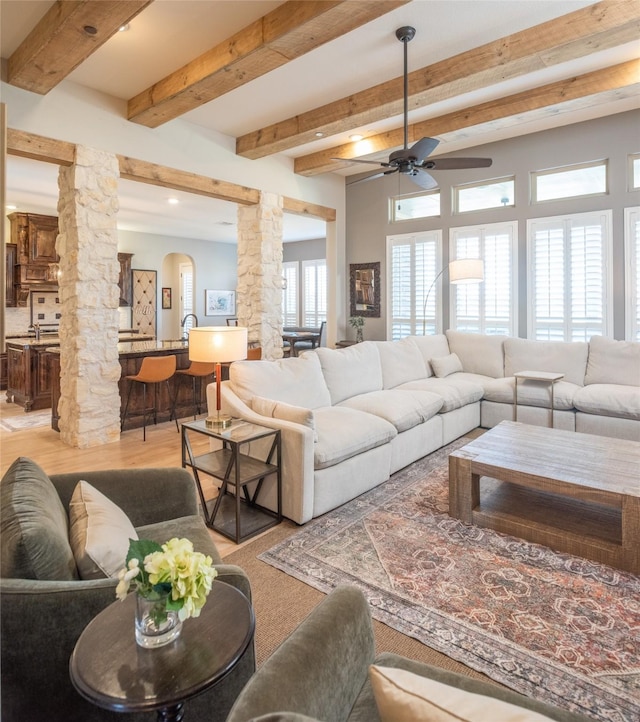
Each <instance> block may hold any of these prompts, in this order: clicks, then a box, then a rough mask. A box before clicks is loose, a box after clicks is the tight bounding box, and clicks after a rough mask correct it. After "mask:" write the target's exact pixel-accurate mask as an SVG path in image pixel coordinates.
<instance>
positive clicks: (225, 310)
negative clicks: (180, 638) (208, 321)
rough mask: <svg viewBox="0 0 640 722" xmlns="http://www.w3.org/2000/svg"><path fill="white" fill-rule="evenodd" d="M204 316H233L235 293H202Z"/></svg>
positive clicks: (234, 311)
mask: <svg viewBox="0 0 640 722" xmlns="http://www.w3.org/2000/svg"><path fill="white" fill-rule="evenodd" d="M204 315H205V316H235V315H236V292H235V291H211V290H207V291H205V292H204Z"/></svg>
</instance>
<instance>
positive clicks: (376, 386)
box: [314, 341, 382, 405]
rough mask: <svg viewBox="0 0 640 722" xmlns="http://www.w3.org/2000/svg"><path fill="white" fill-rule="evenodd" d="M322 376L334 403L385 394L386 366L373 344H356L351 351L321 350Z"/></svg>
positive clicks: (318, 353)
mask: <svg viewBox="0 0 640 722" xmlns="http://www.w3.org/2000/svg"><path fill="white" fill-rule="evenodd" d="M314 353H315V354H317V356H318V358H319V359H320V365H321V367H322V373H323V375H324V379H325V381H326V384H327V386H328V388H329V393H330V395H331V403H332V404H334V405H335V404H339V403H340V402H341V401H344V400H345V399H348V398H350V397H351V396H357V395H358V394H366V393H369V392H370V391H381V390H382V364H381V363H380V354H379V353H378V347H377V346H376V344H375V342H373V341H364V342H363V343H356V344H354V345H353V346H349V347H348V348H341V349H331V348H324V347H321V348H318V349H316V350H315V352H314Z"/></svg>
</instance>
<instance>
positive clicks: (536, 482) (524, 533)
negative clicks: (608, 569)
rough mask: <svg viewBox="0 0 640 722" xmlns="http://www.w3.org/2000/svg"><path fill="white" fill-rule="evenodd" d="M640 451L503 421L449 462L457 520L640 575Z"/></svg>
mask: <svg viewBox="0 0 640 722" xmlns="http://www.w3.org/2000/svg"><path fill="white" fill-rule="evenodd" d="M639 469H640V443H637V442H635V441H627V440H624V439H614V438H609V437H604V436H595V435H592V434H581V433H577V432H573V431H563V430H560V429H548V428H543V427H539V426H528V425H526V424H520V423H517V422H513V421H503V422H502V423H500V424H498V426H495V427H494V428H493V429H490V430H489V431H487V432H486V433H485V434H483V435H482V436H480V437H478V438H477V439H475V440H474V441H472V442H471V443H469V444H467V445H466V446H463V447H462V448H461V449H459V450H458V451H455V452H453V453H452V454H450V456H449V514H450V515H451V516H453V517H456V518H457V519H462V521H465V522H468V523H469V524H476V525H477V526H482V527H487V528H489V529H495V530H496V531H500V532H503V533H504V534H511V535H513V536H516V537H520V538H521V539H527V540H528V541H532V542H536V543H538V544H544V545H546V546H549V547H551V548H553V549H556V550H558V551H563V552H567V553H569V554H575V555H577V556H581V557H585V558H587V559H592V560H593V561H596V562H601V563H602V564H609V565H611V566H613V567H617V568H619V569H625V570H627V571H630V572H633V573H634V574H638V573H640V481H639V480H638V470H639Z"/></svg>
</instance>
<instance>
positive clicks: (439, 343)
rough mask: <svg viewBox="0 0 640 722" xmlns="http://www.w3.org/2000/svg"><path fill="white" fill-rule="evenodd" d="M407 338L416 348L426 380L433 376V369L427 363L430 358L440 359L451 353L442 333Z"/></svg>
mask: <svg viewBox="0 0 640 722" xmlns="http://www.w3.org/2000/svg"><path fill="white" fill-rule="evenodd" d="M407 338H409V339H411V340H412V341H413V343H415V345H416V346H417V347H418V351H420V354H421V355H422V359H423V361H424V365H425V369H426V371H427V378H428V377H429V376H433V369H432V368H431V364H430V363H429V362H430V360H431V359H432V358H442V357H443V356H448V355H449V354H450V353H451V352H450V350H449V344H448V343H447V337H446V336H445V335H444V334H443V333H438V334H435V335H434V336H407Z"/></svg>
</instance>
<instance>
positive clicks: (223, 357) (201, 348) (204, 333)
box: [189, 326, 247, 429]
mask: <svg viewBox="0 0 640 722" xmlns="http://www.w3.org/2000/svg"><path fill="white" fill-rule="evenodd" d="M245 358H247V329H246V328H244V327H242V326H201V327H200V328H192V329H190V330H189V360H190V361H204V362H205V363H214V364H215V365H216V415H215V416H211V415H209V416H207V419H206V425H207V427H208V428H210V429H226V428H227V427H228V426H230V425H231V417H230V416H227V415H226V414H221V413H220V383H221V382H222V368H221V366H220V364H223V363H230V362H231V361H240V360H241V359H245Z"/></svg>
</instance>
